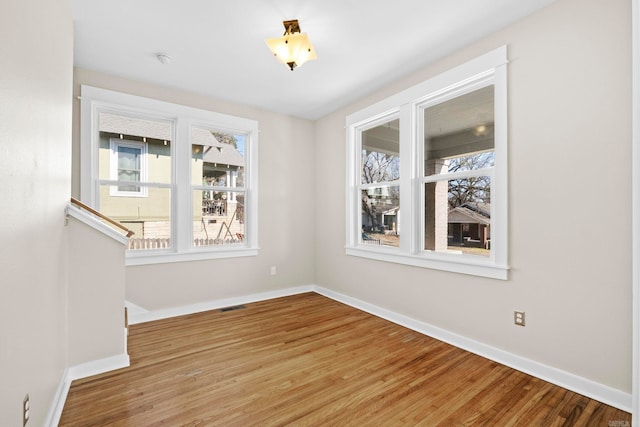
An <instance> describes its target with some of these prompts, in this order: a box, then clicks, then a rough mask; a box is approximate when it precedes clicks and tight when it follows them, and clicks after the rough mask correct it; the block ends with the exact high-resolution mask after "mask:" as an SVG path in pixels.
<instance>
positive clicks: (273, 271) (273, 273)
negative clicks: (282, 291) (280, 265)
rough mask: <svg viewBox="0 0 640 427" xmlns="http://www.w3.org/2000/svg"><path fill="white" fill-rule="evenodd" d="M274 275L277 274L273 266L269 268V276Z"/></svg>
mask: <svg viewBox="0 0 640 427" xmlns="http://www.w3.org/2000/svg"><path fill="white" fill-rule="evenodd" d="M276 274H277V271H276V266H275V265H274V266H273V267H271V275H272V276H275V275H276Z"/></svg>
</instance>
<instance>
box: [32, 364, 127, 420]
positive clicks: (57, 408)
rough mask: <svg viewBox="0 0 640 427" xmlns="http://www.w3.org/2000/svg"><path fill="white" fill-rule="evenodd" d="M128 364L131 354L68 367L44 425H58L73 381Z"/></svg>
mask: <svg viewBox="0 0 640 427" xmlns="http://www.w3.org/2000/svg"><path fill="white" fill-rule="evenodd" d="M128 366H129V355H128V354H119V355H117V356H111V357H106V358H104V359H99V360H94V361H91V362H87V363H82V364H80V365H76V366H71V367H69V368H67V370H66V371H65V373H64V375H63V377H62V380H61V381H60V384H59V385H58V388H57V390H56V394H55V397H54V400H53V402H52V404H51V408H50V409H49V413H48V414H47V419H46V422H45V424H44V425H45V426H48V427H57V426H58V424H59V422H60V417H61V416H62V410H63V409H64V404H65V402H66V400H67V395H68V394H69V388H70V387H71V382H72V381H74V380H79V379H81V378H86V377H90V376H92V375H98V374H102V373H104V372H109V371H113V370H116V369H120V368H126V367H128Z"/></svg>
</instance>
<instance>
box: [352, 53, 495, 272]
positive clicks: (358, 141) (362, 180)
mask: <svg viewBox="0 0 640 427" xmlns="http://www.w3.org/2000/svg"><path fill="white" fill-rule="evenodd" d="M506 64H507V58H506V47H502V48H499V49H496V50H494V51H492V52H489V53H487V54H485V55H483V56H481V57H478V58H476V59H473V60H471V61H469V62H467V63H465V64H463V65H461V66H459V67H457V68H455V69H452V70H450V71H448V72H445V73H442V74H440V75H438V76H435V77H433V78H431V79H429V80H427V81H425V82H423V83H421V84H418V85H416V86H414V87H412V88H409V89H407V90H405V91H403V92H401V93H398V94H396V95H394V96H392V97H390V98H387V99H385V100H383V101H381V102H379V103H377V104H374V105H372V106H370V107H368V108H365V109H363V110H361V111H359V112H356V113H354V114H352V115H350V116H349V117H347V141H348V155H347V174H348V180H349V182H348V191H347V254H349V255H355V256H361V257H367V258H372V259H377V260H381V261H389V262H397V263H403V264H409V265H414V266H420V267H426V268H434V269H439V270H447V271H453V272H458V273H465V274H471V275H478V276H485V277H492V278H498V279H506V278H507V141H506V139H507V105H506V103H507V96H506V93H507V92H506V90H507V88H506V86H507V82H506V80H507V79H506V66H507V65H506Z"/></svg>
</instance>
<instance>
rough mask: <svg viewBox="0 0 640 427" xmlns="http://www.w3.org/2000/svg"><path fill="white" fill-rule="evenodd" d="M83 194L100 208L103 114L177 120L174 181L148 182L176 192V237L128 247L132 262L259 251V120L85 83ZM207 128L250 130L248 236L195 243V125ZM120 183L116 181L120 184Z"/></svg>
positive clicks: (173, 141)
mask: <svg viewBox="0 0 640 427" xmlns="http://www.w3.org/2000/svg"><path fill="white" fill-rule="evenodd" d="M80 91H81V92H80V93H81V95H80V145H81V152H80V156H81V158H80V182H81V185H80V198H81V200H82V201H83V202H84V203H86V204H88V205H89V206H92V207H93V208H95V209H99V208H100V207H99V200H98V199H99V197H98V195H99V188H98V187H99V185H100V179H99V176H98V172H99V169H98V160H99V133H100V132H99V120H98V117H99V114H100V113H101V112H110V113H115V114H123V115H127V116H133V117H144V118H147V119H151V120H160V121H168V122H172V123H173V132H172V133H173V134H172V139H171V162H172V168H171V169H172V172H171V174H172V177H171V181H170V183H146V185H143V186H146V187H149V186H152V187H159V188H169V189H170V191H171V221H172V231H171V242H172V247H171V248H168V249H154V250H136V251H133V250H128V251H127V254H126V265H145V264H160V263H168V262H182V261H195V260H206V259H219V258H232V257H243V256H257V255H258V250H259V246H258V133H259V129H258V122H257V121H255V120H251V119H246V118H242V117H236V116H231V115H227V114H222V113H217V112H213V111H208V110H202V109H198V108H193V107H188V106H185V105H180V104H174V103H170V102H166V101H160V100H156V99H151V98H145V97H141V96H136V95H131V94H126V93H121V92H116V91H111V90H107V89H101V88H96V87H92V86H87V85H82V86H81V88H80ZM194 126H195V127H202V126H204V127H207V128H211V129H216V130H220V131H222V132H228V133H233V134H242V135H245V145H244V158H245V171H244V172H245V176H244V179H245V182H244V186H243V187H242V188H243V190H244V192H245V210H246V212H247V214H246V217H245V239H244V240H243V241H242V242H241V243H237V244H230V245H215V246H214V245H212V246H194V245H193V243H192V242H191V240H192V236H193V216H192V215H193V207H192V198H193V194H192V183H191V164H190V161H191V129H192V127H194ZM114 184H115V183H114Z"/></svg>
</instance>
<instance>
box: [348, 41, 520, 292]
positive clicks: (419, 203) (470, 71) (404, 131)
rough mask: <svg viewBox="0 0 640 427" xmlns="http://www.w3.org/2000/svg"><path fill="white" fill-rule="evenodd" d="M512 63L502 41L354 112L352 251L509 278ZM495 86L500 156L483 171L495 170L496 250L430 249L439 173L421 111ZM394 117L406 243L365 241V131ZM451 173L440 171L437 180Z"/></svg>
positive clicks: (493, 242)
mask: <svg viewBox="0 0 640 427" xmlns="http://www.w3.org/2000/svg"><path fill="white" fill-rule="evenodd" d="M507 64H508V59H507V46H501V47H499V48H497V49H494V50H492V51H490V52H488V53H486V54H484V55H481V56H479V57H476V58H474V59H472V60H470V61H468V62H466V63H464V64H462V65H459V66H458V67H455V68H453V69H451V70H448V71H445V72H443V73H441V74H438V75H436V76H434V77H432V78H430V79H428V80H425V81H424V82H422V83H419V84H417V85H415V86H413V87H410V88H408V89H406V90H404V91H402V92H399V93H396V94H395V95H392V96H390V97H388V98H386V99H383V100H381V101H380V102H378V103H376V104H373V105H370V106H368V107H365V108H363V109H362V110H360V111H357V112H355V113H353V114H351V115H349V116H347V118H346V140H347V144H346V145H347V154H346V159H347V182H346V188H347V192H346V193H347V194H346V199H347V200H346V204H347V209H346V215H347V218H346V225H347V227H346V254H347V255H350V256H358V257H364V258H369V259H374V260H379V261H386V262H393V263H399V264H405V265H412V266H417V267H423V268H430V269H435V270H443V271H450V272H456V273H462V274H469V275H474V276H481V277H488V278H493V279H501V280H506V279H507V278H508V270H509V267H508V263H507V254H508V247H507V244H508V236H507V232H508V222H507V221H508V209H507V206H508V205H507V196H508V192H507V184H508V182H507V179H508V174H507V169H508V165H507ZM488 85H493V88H494V115H495V117H494V156H495V160H494V166H493V167H492V168H491V170H485V171H484V172H483V173H484V174H485V175H487V173H488V172H489V173H490V176H491V186H492V187H491V191H492V200H491V245H492V247H491V255H490V257H486V258H484V257H480V256H474V255H466V254H448V253H442V252H436V251H428V250H424V224H422V223H423V222H424V214H425V212H424V209H425V208H424V200H423V197H424V196H423V193H424V182H425V180H430V179H433V177H432V176H431V177H426V176H424V175H423V167H422V165H423V164H424V149H423V141H420V139H422V138H419V136H420V135H424V132H423V128H422V126H423V125H422V123H421V122H422V120H421V119H420V118H419V115H420V114H421V112H424V108H426V107H428V106H430V105H436V104H438V103H440V102H444V101H445V100H448V99H452V98H455V97H457V96H461V95H464V94H466V93H469V92H471V91H473V90H475V89H478V88H481V87H485V86H488ZM393 114H398V115H399V117H400V159H401V166H400V212H399V218H398V221H399V223H400V224H402V236H401V240H400V247H399V248H386V247H382V246H374V245H363V244H362V242H361V241H360V239H359V234H360V232H361V230H360V226H361V219H360V218H359V212H360V209H359V207H358V203H359V202H360V196H359V187H360V185H359V184H360V182H359V180H360V169H359V167H360V161H359V160H358V158H359V156H360V152H361V151H360V150H361V145H360V134H361V132H362V131H363V130H365V129H368V128H370V127H371V125H372V124H374V123H380V121H381V120H384V118H385V117H389V116H391V115H393ZM471 173H472V174H477V173H478V171H473V172H471ZM444 178H445V175H441V176H439V177H438V180H440V179H444ZM421 233H422V234H421Z"/></svg>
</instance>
